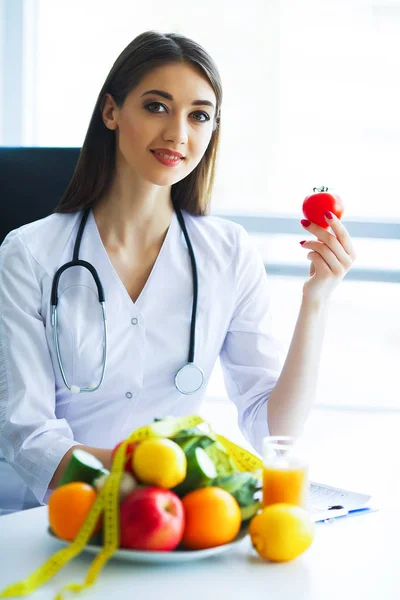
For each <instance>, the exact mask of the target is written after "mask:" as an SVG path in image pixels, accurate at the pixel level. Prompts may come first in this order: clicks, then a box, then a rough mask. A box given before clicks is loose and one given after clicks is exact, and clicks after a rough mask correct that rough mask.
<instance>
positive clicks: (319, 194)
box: [303, 186, 344, 229]
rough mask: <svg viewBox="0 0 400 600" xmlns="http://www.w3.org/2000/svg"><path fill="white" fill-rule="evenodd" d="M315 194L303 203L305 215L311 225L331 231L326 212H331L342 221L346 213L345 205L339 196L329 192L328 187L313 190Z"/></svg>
mask: <svg viewBox="0 0 400 600" xmlns="http://www.w3.org/2000/svg"><path fill="white" fill-rule="evenodd" d="M313 192H314V193H313V194H310V195H309V196H307V198H305V200H304V202H303V215H304V216H305V218H306V219H308V220H309V221H311V223H315V224H316V225H319V226H320V227H323V228H324V229H329V224H328V223H327V221H326V220H325V216H324V212H325V211H326V210H329V211H330V212H331V213H333V214H334V215H336V216H337V218H338V219H341V218H342V214H343V211H344V206H343V203H342V201H341V199H340V198H339V196H338V195H337V194H335V193H334V192H328V188H327V187H324V186H322V187H321V188H313Z"/></svg>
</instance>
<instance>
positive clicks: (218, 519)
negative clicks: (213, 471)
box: [182, 486, 242, 550]
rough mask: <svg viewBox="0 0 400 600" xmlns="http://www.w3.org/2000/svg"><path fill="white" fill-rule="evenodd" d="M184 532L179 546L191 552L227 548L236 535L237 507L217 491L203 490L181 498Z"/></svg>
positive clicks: (239, 523)
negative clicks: (223, 545)
mask: <svg viewBox="0 0 400 600" xmlns="http://www.w3.org/2000/svg"><path fill="white" fill-rule="evenodd" d="M182 504H183V508H184V511H185V529H184V532H183V538H182V544H183V545H184V546H185V547H186V548H190V549H191V550H202V549H203V548H213V547H214V546H221V545H222V544H229V542H231V541H232V540H234V539H235V537H236V536H237V534H238V533H239V529H240V525H241V523H242V515H241V512H240V508H239V504H238V503H237V502H236V500H235V498H234V497H233V496H232V494H230V493H229V492H226V491H225V490H223V489H221V488H219V487H213V486H211V487H204V488H200V489H198V490H194V492H190V493H189V494H186V496H184V497H183V498H182Z"/></svg>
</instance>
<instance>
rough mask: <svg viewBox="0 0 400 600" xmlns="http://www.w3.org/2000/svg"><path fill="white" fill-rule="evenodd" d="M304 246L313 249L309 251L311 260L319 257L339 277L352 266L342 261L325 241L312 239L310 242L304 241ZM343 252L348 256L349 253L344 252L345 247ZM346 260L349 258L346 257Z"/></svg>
mask: <svg viewBox="0 0 400 600" xmlns="http://www.w3.org/2000/svg"><path fill="white" fill-rule="evenodd" d="M338 244H339V243H338ZM302 246H303V248H307V249H310V250H312V252H309V253H308V254H307V258H309V259H310V260H315V259H319V260H323V261H325V263H326V265H327V266H328V267H329V268H330V270H331V271H332V273H333V274H334V275H336V276H337V277H343V275H344V274H345V273H346V272H347V271H348V269H349V268H350V266H348V265H347V264H344V263H342V262H341V261H340V260H339V259H338V257H337V255H336V254H335V253H334V252H333V251H332V250H331V249H330V248H328V246H327V245H326V244H325V243H324V242H319V241H313V240H310V241H309V242H307V241H306V242H304V243H303V244H302ZM339 246H340V244H339ZM342 253H343V254H344V255H345V256H346V257H347V254H346V253H345V252H344V250H343V249H342ZM344 260H345V263H347V262H348V260H349V259H348V258H345V259H344Z"/></svg>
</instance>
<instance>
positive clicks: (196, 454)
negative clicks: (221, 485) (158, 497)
mask: <svg viewBox="0 0 400 600" xmlns="http://www.w3.org/2000/svg"><path fill="white" fill-rule="evenodd" d="M185 454H186V453H185ZM186 460H187V472H186V478H185V479H184V480H183V481H182V483H180V484H179V485H177V486H176V487H175V488H172V491H173V492H175V494H177V495H178V496H180V497H182V496H184V495H186V494H188V493H189V492H192V491H193V490H197V489H198V488H201V487H205V486H207V485H209V484H210V483H211V482H212V480H213V479H215V477H216V476H217V470H216V468H215V465H214V463H213V461H212V460H211V458H210V457H209V456H208V454H207V453H206V452H205V451H204V450H203V448H200V447H198V446H197V447H195V448H194V449H193V450H192V451H188V453H187V454H186Z"/></svg>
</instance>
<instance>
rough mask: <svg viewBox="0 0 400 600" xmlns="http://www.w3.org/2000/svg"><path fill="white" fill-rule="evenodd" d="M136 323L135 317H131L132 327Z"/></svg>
mask: <svg viewBox="0 0 400 600" xmlns="http://www.w3.org/2000/svg"><path fill="white" fill-rule="evenodd" d="M137 322H138V320H137V318H136V317H133V319H131V323H132V325H137Z"/></svg>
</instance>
